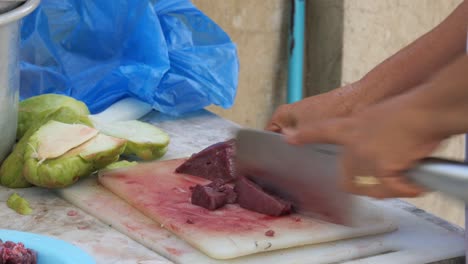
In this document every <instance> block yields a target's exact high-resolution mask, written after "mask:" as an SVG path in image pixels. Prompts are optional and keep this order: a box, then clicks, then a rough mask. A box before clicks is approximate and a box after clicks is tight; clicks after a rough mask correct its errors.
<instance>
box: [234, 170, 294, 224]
mask: <svg viewBox="0 0 468 264" xmlns="http://www.w3.org/2000/svg"><path fill="white" fill-rule="evenodd" d="M234 191H235V192H236V194H237V203H238V204H239V205H240V206H241V207H242V208H245V209H248V210H252V211H255V212H258V213H262V214H266V215H271V216H281V215H284V214H289V213H290V212H291V203H289V202H286V201H283V200H281V199H279V198H277V197H275V196H273V195H270V194H268V193H266V192H264V191H263V190H262V188H260V186H258V185H257V184H255V183H253V182H252V181H250V180H248V179H247V178H245V177H242V178H240V179H238V180H236V186H235V187H234Z"/></svg>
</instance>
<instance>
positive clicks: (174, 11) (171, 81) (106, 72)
mask: <svg viewBox="0 0 468 264" xmlns="http://www.w3.org/2000/svg"><path fill="white" fill-rule="evenodd" d="M238 68H239V66H238V57H237V50H236V46H235V44H234V43H232V41H231V39H230V38H229V36H228V35H227V34H226V33H225V32H224V31H223V30H222V29H221V28H220V27H219V26H218V25H216V24H215V23H214V22H213V21H212V20H210V19H209V18H208V17H207V16H205V15H204V14H203V13H202V12H201V11H199V10H198V9H197V8H196V7H195V6H194V5H193V4H192V3H191V2H190V1H188V0H159V1H158V0H98V1H97V0H42V3H41V5H40V6H39V8H38V9H37V10H36V11H35V12H34V13H32V14H31V15H30V16H28V17H27V18H25V19H24V21H23V25H22V29H21V89H20V96H21V99H25V98H28V97H31V96H35V95H39V94H43V93H58V94H65V95H69V96H72V97H74V98H76V99H78V100H81V101H84V102H85V103H86V104H87V105H88V107H89V108H90V111H91V112H92V113H98V112H100V111H102V110H104V109H106V108H107V107H108V106H110V105H111V104H113V103H114V102H116V101H118V100H120V99H123V98H126V97H135V98H138V99H140V100H142V101H144V102H147V103H149V104H151V105H152V106H153V108H154V109H156V110H159V111H161V112H164V113H168V114H173V115H178V114H182V113H186V112H191V111H195V110H199V109H201V108H204V107H206V106H208V105H210V104H215V105H219V106H222V107H224V108H229V107H231V106H232V104H233V102H234V98H235V95H236V89H237V81H238Z"/></svg>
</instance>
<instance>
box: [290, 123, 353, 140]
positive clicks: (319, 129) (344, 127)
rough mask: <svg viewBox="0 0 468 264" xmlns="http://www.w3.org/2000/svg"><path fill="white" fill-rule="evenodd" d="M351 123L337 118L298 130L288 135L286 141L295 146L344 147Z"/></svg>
mask: <svg viewBox="0 0 468 264" xmlns="http://www.w3.org/2000/svg"><path fill="white" fill-rule="evenodd" d="M350 126H351V121H350V119H348V118H336V119H330V120H327V121H322V122H319V123H314V124H311V125H309V126H307V127H303V128H300V129H297V130H296V131H295V132H294V133H292V134H290V135H286V141H287V142H288V143H290V144H293V145H303V144H307V143H328V144H337V145H344V143H345V136H346V135H347V133H348V131H349V128H350Z"/></svg>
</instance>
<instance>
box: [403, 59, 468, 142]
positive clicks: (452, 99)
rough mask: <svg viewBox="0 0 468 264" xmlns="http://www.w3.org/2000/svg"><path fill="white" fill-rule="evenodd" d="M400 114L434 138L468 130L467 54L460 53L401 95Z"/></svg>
mask: <svg viewBox="0 0 468 264" xmlns="http://www.w3.org/2000/svg"><path fill="white" fill-rule="evenodd" d="M398 100H400V101H401V104H400V105H401V109H403V110H402V115H406V116H407V117H408V118H407V119H409V118H411V117H414V118H413V119H412V120H410V121H411V122H412V123H413V124H412V126H413V125H416V126H418V127H420V128H421V131H423V130H427V131H431V133H429V134H430V135H431V136H433V137H435V138H446V137H449V136H452V135H456V134H462V133H466V132H468V56H467V55H462V56H460V57H459V58H458V59H456V60H455V61H454V62H453V63H451V64H449V65H447V66H446V67H445V68H443V69H442V70H441V71H440V72H439V73H437V74H436V75H435V76H434V78H431V79H430V80H429V81H428V82H427V83H425V84H424V85H421V86H419V87H418V88H415V89H414V90H411V91H410V92H408V93H407V94H404V95H402V96H401V98H400V99H398Z"/></svg>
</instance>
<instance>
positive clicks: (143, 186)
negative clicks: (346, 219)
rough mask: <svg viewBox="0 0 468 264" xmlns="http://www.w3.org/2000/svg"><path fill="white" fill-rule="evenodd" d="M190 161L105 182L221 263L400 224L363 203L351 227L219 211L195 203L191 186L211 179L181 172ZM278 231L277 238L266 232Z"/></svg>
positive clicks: (118, 174) (125, 172)
mask: <svg viewBox="0 0 468 264" xmlns="http://www.w3.org/2000/svg"><path fill="white" fill-rule="evenodd" d="M184 161H185V160H184V159H176V160H167V161H159V162H150V163H146V164H140V165H138V166H135V167H131V168H127V169H121V170H117V171H113V172H108V173H104V174H103V175H102V176H101V177H99V182H100V183H101V184H102V185H103V186H105V187H106V188H107V189H109V190H110V191H112V192H113V193H114V194H116V195H117V196H119V197H120V198H122V199H123V200H125V201H127V202H128V203H129V204H130V205H132V206H133V207H135V208H136V209H138V210H139V211H140V212H142V213H143V214H144V215H146V216H148V217H149V218H151V219H153V220H154V221H155V222H158V223H160V224H161V225H163V226H164V227H165V228H166V229H168V230H169V231H171V232H172V233H174V234H176V235H177V236H179V237H180V238H181V239H183V240H185V241H187V242H188V243H189V244H191V245H192V246H194V247H195V248H198V249H199V250H200V251H202V252H203V253H205V254H207V255H208V256H210V257H212V258H216V259H231V258H236V257H240V256H245V255H250V254H254V253H259V252H265V251H272V250H277V249H284V248H290V247H296V246H303V245H310V244H318V243H323V242H330V241H336V240H342V239H348V238H353V237H359V236H365V235H373V234H379V233H384V232H389V231H393V230H395V229H396V225H395V224H394V223H393V222H392V221H390V220H389V219H387V218H386V217H385V215H384V214H383V212H382V211H381V210H379V208H378V207H376V206H374V205H373V204H370V203H369V202H367V201H366V200H363V201H362V202H361V203H359V205H360V206H357V208H359V210H355V211H354V213H355V214H356V215H358V216H359V217H358V219H356V222H357V223H358V226H356V227H353V228H350V227H346V226H341V225H334V224H331V223H327V222H323V221H319V220H316V219H312V218H307V217H303V216H300V215H288V216H282V217H271V216H267V215H263V214H259V213H255V212H252V211H249V210H246V209H243V208H241V207H239V206H238V205H237V204H234V205H226V206H225V207H223V208H220V209H218V210H215V211H210V210H207V209H205V208H202V207H199V206H196V205H193V204H191V203H190V196H191V191H190V187H193V186H195V185H196V184H201V185H205V184H208V183H209V181H207V180H205V179H203V178H200V177H194V176H190V175H185V174H178V173H175V172H174V171H175V169H176V168H177V167H178V166H179V165H180V164H182V163H183V162H184ZM269 230H272V231H274V235H273V236H267V235H266V234H265V233H266V232H267V231H269Z"/></svg>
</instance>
